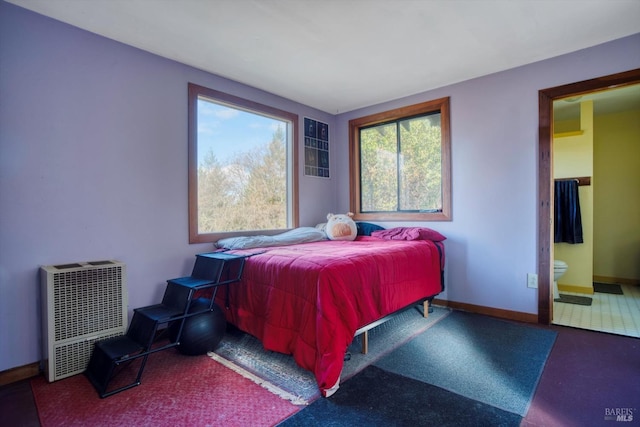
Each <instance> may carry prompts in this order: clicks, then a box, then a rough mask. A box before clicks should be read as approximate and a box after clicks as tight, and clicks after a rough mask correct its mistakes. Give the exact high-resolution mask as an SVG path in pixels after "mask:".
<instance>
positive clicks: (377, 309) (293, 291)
mask: <svg viewBox="0 0 640 427" xmlns="http://www.w3.org/2000/svg"><path fill="white" fill-rule="evenodd" d="M374 234H375V233H374ZM443 239H444V238H443ZM231 253H236V254H245V255H251V256H249V257H247V258H246V261H245V263H244V272H243V274H242V279H241V281H240V282H238V283H234V284H232V285H230V286H229V287H223V289H221V290H220V292H218V295H217V297H216V299H217V301H218V303H219V304H220V305H221V306H226V307H227V310H225V313H226V317H227V321H229V322H230V323H232V324H233V325H235V326H236V327H238V328H239V329H240V330H242V331H244V332H247V333H249V334H251V335H253V336H255V337H256V338H258V339H259V340H260V341H261V342H262V344H263V346H264V348H265V349H267V350H272V351H277V352H280V353H285V354H291V355H293V357H294V359H295V361H296V363H297V364H298V365H299V366H301V367H302V368H304V369H307V370H310V371H311V372H313V374H314V375H315V378H316V380H317V383H318V387H319V389H320V391H321V393H322V395H323V396H325V397H327V396H330V395H331V394H333V393H334V392H335V391H336V390H337V388H338V386H339V383H340V374H341V371H342V367H343V363H344V357H345V352H346V350H347V347H348V346H349V344H350V343H351V342H352V340H353V338H354V335H355V334H356V331H362V330H366V326H367V325H371V324H374V323H375V322H376V321H379V320H380V319H382V318H384V317H385V316H387V315H389V314H391V313H394V312H396V311H398V310H401V309H403V308H406V307H407V306H410V305H412V304H415V303H419V302H422V301H424V300H426V299H428V298H431V297H433V296H435V295H437V294H438V293H440V292H441V291H442V286H443V282H442V271H443V266H444V245H443V244H442V242H441V241H432V240H430V239H428V238H424V239H423V238H418V239H417V240H396V239H393V238H389V237H387V238H384V239H383V238H379V237H372V236H358V237H357V238H356V240H355V241H331V240H323V241H316V242H309V243H302V244H287V245H283V246H263V247H260V248H253V249H241V250H232V251H231ZM425 315H426V312H425Z"/></svg>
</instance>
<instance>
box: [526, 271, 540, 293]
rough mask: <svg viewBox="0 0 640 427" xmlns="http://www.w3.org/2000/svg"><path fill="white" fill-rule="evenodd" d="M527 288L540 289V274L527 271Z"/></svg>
mask: <svg viewBox="0 0 640 427" xmlns="http://www.w3.org/2000/svg"><path fill="white" fill-rule="evenodd" d="M527 288H533V289H538V275H537V274H535V273H527Z"/></svg>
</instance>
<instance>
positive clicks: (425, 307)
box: [422, 299, 429, 317]
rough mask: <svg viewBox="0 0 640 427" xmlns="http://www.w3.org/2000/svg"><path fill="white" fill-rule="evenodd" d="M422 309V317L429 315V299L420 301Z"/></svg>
mask: <svg viewBox="0 0 640 427" xmlns="http://www.w3.org/2000/svg"><path fill="white" fill-rule="evenodd" d="M422 309H423V312H424V317H429V300H428V299H426V300H424V302H423V303H422Z"/></svg>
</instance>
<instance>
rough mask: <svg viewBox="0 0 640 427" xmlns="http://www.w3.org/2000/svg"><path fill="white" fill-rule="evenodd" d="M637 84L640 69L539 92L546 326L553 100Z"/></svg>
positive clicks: (541, 309)
mask: <svg viewBox="0 0 640 427" xmlns="http://www.w3.org/2000/svg"><path fill="white" fill-rule="evenodd" d="M636 83H640V68H637V69H635V70H630V71H625V72H622V73H617V74H611V75H609V76H605V77H598V78H595V79H591V80H584V81H581V82H577V83H571V84H567V85H563V86H556V87H552V88H549V89H543V90H540V91H539V92H538V102H539V104H538V108H539V119H538V162H539V168H538V279H539V280H538V323H541V324H545V325H548V324H550V323H551V321H552V320H553V298H552V297H551V284H552V283H553V270H552V268H551V266H552V264H551V257H552V253H551V244H552V243H553V242H552V241H551V224H552V222H551V220H552V216H551V215H552V213H551V209H553V206H552V204H553V190H552V186H551V185H552V183H553V156H552V149H553V145H552V144H553V138H552V136H553V101H554V100H556V99H559V98H565V97H568V96H575V95H583V94H586V93H590V92H598V91H601V90H605V89H613V88H617V87H623V86H628V85H632V84H636Z"/></svg>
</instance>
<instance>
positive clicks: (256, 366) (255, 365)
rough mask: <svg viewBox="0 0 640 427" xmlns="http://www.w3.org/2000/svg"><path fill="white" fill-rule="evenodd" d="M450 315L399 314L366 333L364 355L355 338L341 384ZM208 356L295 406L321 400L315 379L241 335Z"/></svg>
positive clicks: (290, 360)
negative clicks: (367, 344) (366, 342)
mask: <svg viewBox="0 0 640 427" xmlns="http://www.w3.org/2000/svg"><path fill="white" fill-rule="evenodd" d="M419 307H420V308H421V307H422V306H421V305H420V306H419ZM450 313H451V312H450V310H448V309H445V308H441V307H434V310H433V312H432V313H430V314H429V316H428V317H427V318H426V319H425V318H424V316H423V315H422V312H421V310H419V309H417V308H410V309H408V310H405V311H402V312H400V313H398V314H396V315H394V316H393V317H392V318H391V319H390V320H389V321H387V322H385V323H383V324H381V325H378V326H376V327H375V328H373V329H372V330H370V331H369V351H368V353H367V354H362V353H361V351H360V350H361V348H362V341H361V337H360V336H358V337H356V338H354V340H353V342H352V344H351V346H349V348H348V352H349V355H350V358H349V360H346V361H345V364H344V368H343V371H342V376H341V382H344V381H346V380H347V379H349V378H351V377H352V376H354V375H355V374H357V373H358V372H360V371H362V370H363V369H364V368H365V367H367V366H368V365H370V364H372V363H374V362H375V361H376V360H378V359H380V358H381V357H383V356H384V355H385V354H387V353H389V352H391V351H393V350H394V349H395V348H397V347H399V346H400V345H402V344H404V343H406V342H407V341H408V340H410V339H411V338H413V337H415V336H416V335H418V334H420V333H421V332H424V331H425V330H426V329H428V328H429V327H431V326H432V325H434V324H436V323H437V322H438V321H440V320H441V319H443V318H445V317H446V316H447V315H449V314H450ZM209 356H210V357H211V358H212V359H214V360H215V361H217V362H219V363H221V364H223V365H225V366H227V367H228V368H230V369H232V370H234V371H236V372H237V373H239V374H241V375H242V376H244V377H245V378H248V379H250V380H252V381H254V382H255V383H257V384H260V385H261V386H262V387H264V388H266V389H267V390H269V391H271V392H272V393H274V394H276V395H278V396H280V397H282V398H283V399H286V400H289V401H290V402H292V403H294V404H296V405H306V404H308V403H310V402H312V401H314V400H316V399H317V398H319V397H320V391H319V389H318V385H317V383H316V380H315V377H314V376H313V374H312V373H311V372H310V371H307V370H304V369H302V368H300V367H299V366H298V365H297V364H296V362H295V361H294V360H293V357H292V356H289V355H285V354H281V353H276V352H272V351H267V350H264V349H263V347H262V344H261V343H260V341H258V340H257V339H256V338H254V337H252V336H251V335H248V334H245V333H243V332H241V331H237V330H236V331H235V332H227V334H225V337H224V338H223V340H222V341H221V342H220V344H219V345H218V347H217V348H216V350H215V352H213V353H209Z"/></svg>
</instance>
